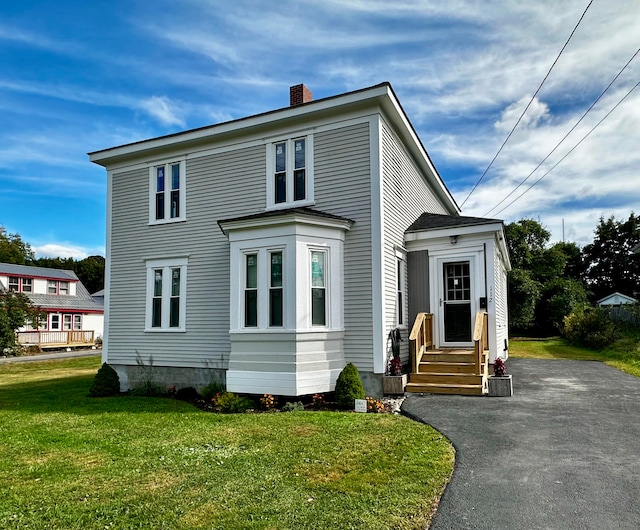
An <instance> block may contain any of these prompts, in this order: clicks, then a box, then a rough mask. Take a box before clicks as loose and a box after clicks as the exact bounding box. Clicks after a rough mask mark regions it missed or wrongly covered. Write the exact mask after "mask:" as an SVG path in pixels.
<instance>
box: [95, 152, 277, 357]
mask: <svg viewBox="0 0 640 530" xmlns="http://www.w3.org/2000/svg"><path fill="white" fill-rule="evenodd" d="M265 158H266V157H265V147H264V145H262V146H254V147H248V148H242V149H236V150H232V151H227V152H224V153H219V154H212V155H207V156H200V157H194V158H192V159H187V160H186V162H185V165H186V174H187V175H188V187H189V197H188V200H189V221H188V222H187V223H166V224H161V225H154V226H149V215H148V211H147V209H146V208H141V207H140V205H141V204H148V202H149V196H148V195H149V170H148V168H146V167H142V166H140V167H139V169H134V170H130V171H126V170H122V171H120V172H118V173H115V175H113V176H111V177H110V178H112V180H113V183H112V204H113V211H112V220H111V255H110V264H111V266H110V275H111V282H110V289H111V296H110V304H111V307H110V315H109V320H108V327H109V329H108V331H107V330H105V332H106V333H108V359H109V363H113V364H125V365H135V364H136V351H137V352H138V353H139V355H140V358H141V359H142V360H143V362H149V360H150V359H152V360H153V364H154V366H175V367H205V366H206V367H208V368H226V367H227V363H228V355H229V351H230V349H231V345H230V341H229V241H228V240H227V238H226V237H225V236H224V235H223V234H222V232H221V231H220V228H219V227H218V225H217V221H218V220H219V219H225V218H232V217H237V216H241V215H246V213H247V212H260V211H263V210H264V205H265V190H264V175H265V171H266V169H265ZM169 244H170V246H169ZM171 256H188V260H189V265H188V274H189V280H188V285H187V289H186V292H185V293H184V296H186V300H187V302H188V303H187V309H186V323H187V331H186V332H185V333H173V334H172V333H145V332H144V329H145V324H146V323H145V306H146V304H145V300H146V296H147V295H146V267H145V262H146V261H148V260H153V259H163V258H165V257H171Z"/></svg>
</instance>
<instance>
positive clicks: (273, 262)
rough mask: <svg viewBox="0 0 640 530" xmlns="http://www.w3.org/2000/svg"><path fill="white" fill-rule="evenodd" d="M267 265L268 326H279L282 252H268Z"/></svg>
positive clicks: (280, 315) (281, 312)
mask: <svg viewBox="0 0 640 530" xmlns="http://www.w3.org/2000/svg"><path fill="white" fill-rule="evenodd" d="M269 258H270V260H269V261H270V267H269V326H270V327H281V326H282V316H283V300H282V295H283V292H282V252H270V253H269Z"/></svg>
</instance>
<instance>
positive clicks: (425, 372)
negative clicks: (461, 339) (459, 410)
mask: <svg viewBox="0 0 640 530" xmlns="http://www.w3.org/2000/svg"><path fill="white" fill-rule="evenodd" d="M487 330H488V324H487V313H485V312H483V311H480V312H478V313H477V314H476V320H475V326H474V330H473V343H474V347H473V349H442V350H434V349H432V348H433V316H432V315H430V314H428V313H419V314H418V316H417V318H416V321H415V323H414V325H413V328H412V330H411V335H410V336H409V340H410V344H411V367H412V369H411V374H410V375H409V382H408V383H407V386H406V389H405V390H406V391H407V392H423V393H432V394H461V395H477V396H481V395H483V394H486V393H487V391H488V390H487V380H488V378H489V362H488V361H489V351H488V349H487V348H488V341H487Z"/></svg>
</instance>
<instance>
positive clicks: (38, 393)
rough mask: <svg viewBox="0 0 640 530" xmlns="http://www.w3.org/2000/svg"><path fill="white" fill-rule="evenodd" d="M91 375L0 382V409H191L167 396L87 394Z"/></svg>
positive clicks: (94, 411)
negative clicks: (20, 381)
mask: <svg viewBox="0 0 640 530" xmlns="http://www.w3.org/2000/svg"><path fill="white" fill-rule="evenodd" d="M93 377H94V376H93V375H83V376H68V377H57V378H56V377H52V378H48V379H45V380H37V381H25V382H23V383H13V384H8V385H0V411H5V410H6V411H23V412H29V413H39V412H65V413H68V414H78V415H87V414H103V413H105V412H126V413H137V412H144V413H153V412H157V413H166V412H178V411H180V412H189V411H195V410H196V409H195V407H193V406H192V405H189V404H187V403H185V402H183V401H177V400H174V399H167V398H144V397H133V396H127V395H122V396H114V397H108V398H91V397H89V388H90V387H91V383H92V381H93Z"/></svg>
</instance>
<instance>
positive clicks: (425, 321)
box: [409, 313, 433, 373]
mask: <svg viewBox="0 0 640 530" xmlns="http://www.w3.org/2000/svg"><path fill="white" fill-rule="evenodd" d="M409 346H410V349H411V367H412V372H413V373H418V367H419V366H420V361H421V360H422V356H423V355H424V353H425V352H426V351H427V350H428V349H429V348H430V347H431V346H433V315H432V314H431V313H418V315H417V316H416V320H415V322H414V323H413V327H412V328H411V334H410V335H409Z"/></svg>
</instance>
